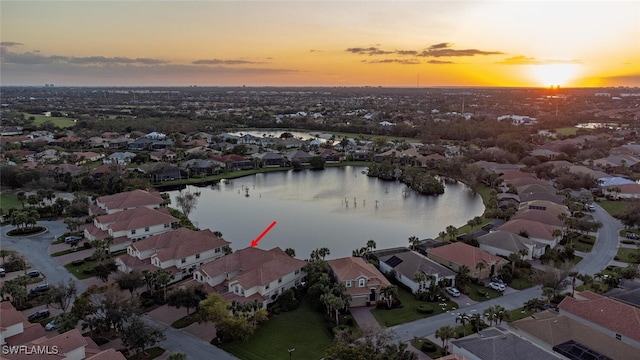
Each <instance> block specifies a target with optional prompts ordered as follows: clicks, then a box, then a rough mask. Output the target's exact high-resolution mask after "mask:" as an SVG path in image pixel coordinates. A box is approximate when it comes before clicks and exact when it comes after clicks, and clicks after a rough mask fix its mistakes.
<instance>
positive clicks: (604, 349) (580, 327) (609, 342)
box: [511, 310, 640, 359]
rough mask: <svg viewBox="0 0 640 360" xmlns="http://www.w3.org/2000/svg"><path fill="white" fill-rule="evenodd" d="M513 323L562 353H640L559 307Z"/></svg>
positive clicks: (601, 356)
mask: <svg viewBox="0 0 640 360" xmlns="http://www.w3.org/2000/svg"><path fill="white" fill-rule="evenodd" d="M512 325H513V326H512V327H511V329H512V331H513V332H514V333H516V334H517V335H519V336H523V337H525V338H527V339H529V340H530V341H533V342H535V343H536V344H538V345H540V346H542V347H544V348H546V349H547V350H549V351H551V350H553V351H556V352H559V353H561V354H563V353H566V352H569V353H575V354H585V355H586V356H589V358H590V359H638V358H639V354H640V351H639V349H638V348H637V347H634V346H632V345H630V344H627V343H624V342H622V341H620V340H617V339H616V338H615V337H614V336H611V335H608V334H606V333H604V332H602V331H600V330H599V329H597V328H596V327H595V326H589V325H587V324H585V323H583V322H580V321H577V320H575V319H572V318H570V317H568V316H566V315H562V314H559V313H557V312H555V311H549V310H546V311H541V312H538V313H536V314H535V315H533V316H529V317H526V318H524V319H520V320H517V321H514V322H513V323H512ZM572 350H573V351H572Z"/></svg>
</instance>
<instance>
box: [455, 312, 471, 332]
mask: <svg viewBox="0 0 640 360" xmlns="http://www.w3.org/2000/svg"><path fill="white" fill-rule="evenodd" d="M470 321H471V318H470V317H469V315H467V313H459V314H458V316H456V324H457V323H458V322H459V323H460V324H462V336H463V337H465V336H467V328H466V327H465V325H466V324H468V323H469V322H470Z"/></svg>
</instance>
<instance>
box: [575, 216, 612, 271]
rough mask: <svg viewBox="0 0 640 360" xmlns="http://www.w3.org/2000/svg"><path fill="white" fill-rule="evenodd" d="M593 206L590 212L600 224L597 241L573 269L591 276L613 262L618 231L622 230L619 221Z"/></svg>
mask: <svg viewBox="0 0 640 360" xmlns="http://www.w3.org/2000/svg"><path fill="white" fill-rule="evenodd" d="M594 205H595V207H596V211H594V212H592V214H593V217H594V218H595V219H596V220H598V221H600V222H601V223H602V227H601V228H600V229H599V230H598V234H597V240H596V243H595V245H594V246H593V249H592V250H591V252H590V253H589V254H588V255H587V256H586V257H585V258H584V259H582V261H580V262H579V263H578V264H577V265H576V266H575V267H574V269H575V270H576V271H577V272H579V273H581V274H587V275H591V276H593V274H595V273H597V272H599V271H600V270H602V269H604V268H606V267H607V266H608V265H609V263H610V262H611V261H613V258H614V257H615V256H616V253H617V252H618V245H619V234H620V230H622V229H623V228H624V225H622V223H621V222H620V220H618V219H616V218H614V217H613V216H611V215H609V213H607V212H606V211H605V210H604V209H603V208H601V207H600V206H598V205H597V204H594Z"/></svg>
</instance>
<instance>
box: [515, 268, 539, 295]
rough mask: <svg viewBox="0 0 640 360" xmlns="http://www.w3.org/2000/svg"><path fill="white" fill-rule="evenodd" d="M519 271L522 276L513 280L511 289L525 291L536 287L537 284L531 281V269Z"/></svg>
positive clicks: (519, 269) (520, 269)
mask: <svg viewBox="0 0 640 360" xmlns="http://www.w3.org/2000/svg"><path fill="white" fill-rule="evenodd" d="M517 271H518V272H520V274H521V276H520V278H518V279H513V280H511V283H510V284H509V286H510V287H512V288H514V289H516V290H524V289H527V288H530V287H532V286H534V285H536V283H534V282H533V281H531V269H527V268H518V269H517Z"/></svg>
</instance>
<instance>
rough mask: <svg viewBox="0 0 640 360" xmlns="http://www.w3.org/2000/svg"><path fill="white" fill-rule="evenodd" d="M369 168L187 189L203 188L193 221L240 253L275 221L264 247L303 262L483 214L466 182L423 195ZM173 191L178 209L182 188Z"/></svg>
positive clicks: (422, 234)
mask: <svg viewBox="0 0 640 360" xmlns="http://www.w3.org/2000/svg"><path fill="white" fill-rule="evenodd" d="M366 169H367V167H365V166H362V167H360V166H355V167H354V166H345V167H333V168H327V169H325V170H322V171H312V170H303V171H293V170H289V171H283V172H271V173H263V174H256V175H252V176H247V177H243V178H239V179H233V180H229V181H228V183H227V182H224V181H223V182H220V183H218V184H215V185H210V186H207V187H196V186H188V187H187V188H186V189H185V190H182V191H191V192H198V191H199V192H200V193H201V195H200V197H199V198H198V203H197V206H196V208H195V209H194V210H193V211H192V213H191V214H190V215H189V218H190V219H191V220H192V221H193V223H194V224H195V225H196V226H198V227H200V228H202V229H205V228H209V229H211V230H213V231H216V230H217V231H220V232H222V234H223V236H224V238H225V239H226V240H227V241H231V242H232V244H231V247H232V248H233V249H234V250H238V249H242V248H245V247H247V246H249V245H250V244H251V241H252V240H253V239H255V238H256V237H257V236H258V235H259V234H260V233H261V232H262V231H263V230H264V229H265V228H267V226H269V225H270V224H271V223H272V222H273V221H276V222H277V225H276V226H275V227H274V228H273V229H272V230H271V231H270V232H269V233H267V234H266V235H265V236H264V237H263V238H262V240H261V241H260V244H259V246H258V247H259V248H262V249H271V248H273V247H276V246H279V247H280V248H282V249H283V250H284V249H286V248H288V247H290V248H293V249H294V250H295V251H296V256H297V257H299V258H302V259H305V258H308V257H309V254H310V253H311V251H312V250H314V249H316V248H320V247H327V248H329V249H330V251H331V255H330V256H328V257H327V259H330V258H337V257H344V256H350V255H351V252H352V250H354V249H358V248H361V247H363V246H365V244H366V242H367V240H369V239H373V240H375V241H376V243H377V248H378V249H380V248H387V247H397V246H407V245H408V244H409V241H408V238H409V237H410V236H414V235H415V236H418V237H419V238H420V239H423V238H427V237H436V236H438V233H440V232H441V231H444V230H445V228H446V227H447V226H448V225H454V226H456V227H458V226H462V225H464V224H466V223H467V221H468V220H469V219H471V218H473V217H475V216H479V215H482V213H483V211H484V205H483V204H482V199H481V198H480V196H479V195H477V194H474V193H473V192H472V191H471V190H470V189H469V188H468V187H467V186H466V185H464V184H461V183H455V184H447V185H446V189H445V193H444V194H442V195H438V196H424V195H419V194H417V193H416V192H414V191H412V190H409V189H408V188H407V186H406V185H404V184H402V183H399V182H389V181H383V180H380V179H377V178H370V177H368V176H366V175H364V174H362V171H364V170H366ZM247 189H248V191H247ZM168 193H169V194H170V196H171V201H172V205H171V206H173V207H176V205H175V197H176V195H178V194H179V191H177V190H174V191H169V192H168ZM247 193H248V195H249V196H246V195H247Z"/></svg>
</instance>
